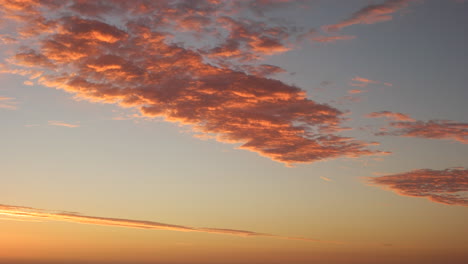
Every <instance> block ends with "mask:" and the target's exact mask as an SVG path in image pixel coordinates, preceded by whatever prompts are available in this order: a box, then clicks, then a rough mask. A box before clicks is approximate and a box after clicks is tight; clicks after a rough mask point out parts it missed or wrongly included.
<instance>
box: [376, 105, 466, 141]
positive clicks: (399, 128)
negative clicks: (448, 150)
mask: <svg viewBox="0 0 468 264" xmlns="http://www.w3.org/2000/svg"><path fill="white" fill-rule="evenodd" d="M367 117H386V118H388V119H390V120H394V121H392V122H389V124H388V125H387V126H385V127H382V128H380V130H381V131H380V132H378V133H376V135H377V136H402V137H419V138H428V139H446V140H453V141H457V142H461V143H463V144H468V123H462V122H455V121H450V120H429V121H420V120H414V119H412V118H411V117H409V116H408V115H405V114H402V113H395V112H390V111H382V112H374V113H371V114H369V115H367Z"/></svg>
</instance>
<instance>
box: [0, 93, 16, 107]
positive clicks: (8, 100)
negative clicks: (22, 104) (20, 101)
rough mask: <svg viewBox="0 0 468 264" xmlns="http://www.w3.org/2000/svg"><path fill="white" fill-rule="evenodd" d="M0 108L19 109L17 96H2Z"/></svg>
mask: <svg viewBox="0 0 468 264" xmlns="http://www.w3.org/2000/svg"><path fill="white" fill-rule="evenodd" d="M0 109H7V110H16V109H18V107H17V102H16V100H15V98H13V97H4V96H0Z"/></svg>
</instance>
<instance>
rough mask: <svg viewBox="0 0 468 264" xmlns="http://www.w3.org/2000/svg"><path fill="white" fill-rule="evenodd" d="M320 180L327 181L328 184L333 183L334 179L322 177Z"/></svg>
mask: <svg viewBox="0 0 468 264" xmlns="http://www.w3.org/2000/svg"><path fill="white" fill-rule="evenodd" d="M320 179H322V180H324V181H327V182H331V181H333V180H332V179H330V178H327V177H324V176H320Z"/></svg>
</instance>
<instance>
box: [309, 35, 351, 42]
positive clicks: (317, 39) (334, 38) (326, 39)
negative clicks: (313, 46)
mask: <svg viewBox="0 0 468 264" xmlns="http://www.w3.org/2000/svg"><path fill="white" fill-rule="evenodd" d="M355 38H356V36H350V35H339V36H316V37H312V38H311V40H312V41H314V42H320V43H334V42H336V41H339V40H351V39H355Z"/></svg>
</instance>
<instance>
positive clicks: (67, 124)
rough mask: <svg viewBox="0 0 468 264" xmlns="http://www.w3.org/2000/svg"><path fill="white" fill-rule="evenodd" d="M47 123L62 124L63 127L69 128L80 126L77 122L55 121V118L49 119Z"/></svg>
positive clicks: (52, 124) (51, 124) (50, 124)
mask: <svg viewBox="0 0 468 264" xmlns="http://www.w3.org/2000/svg"><path fill="white" fill-rule="evenodd" d="M47 123H48V124H49V126H62V127H69V128H76V127H79V126H80V125H77V124H70V123H65V122H62V121H53V120H51V121H48V122H47Z"/></svg>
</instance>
